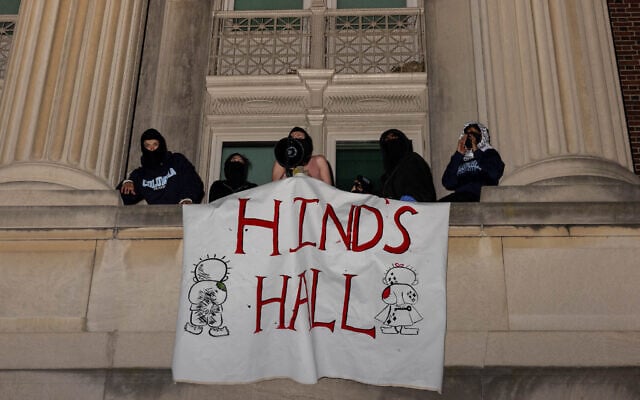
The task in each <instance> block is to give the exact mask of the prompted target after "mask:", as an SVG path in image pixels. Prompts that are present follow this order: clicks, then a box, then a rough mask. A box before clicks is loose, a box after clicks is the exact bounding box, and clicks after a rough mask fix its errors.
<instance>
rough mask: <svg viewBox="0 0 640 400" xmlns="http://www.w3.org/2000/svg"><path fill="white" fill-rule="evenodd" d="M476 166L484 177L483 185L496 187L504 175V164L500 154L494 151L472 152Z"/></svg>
mask: <svg viewBox="0 0 640 400" xmlns="http://www.w3.org/2000/svg"><path fill="white" fill-rule="evenodd" d="M474 155H475V159H476V161H477V162H478V166H479V167H480V168H481V169H482V174H483V175H484V182H482V184H483V185H494V186H495V185H497V184H498V182H500V178H502V174H503V173H504V162H503V161H502V158H500V154H499V153H498V152H497V151H496V150H495V149H489V150H487V151H482V150H478V151H476V152H474Z"/></svg>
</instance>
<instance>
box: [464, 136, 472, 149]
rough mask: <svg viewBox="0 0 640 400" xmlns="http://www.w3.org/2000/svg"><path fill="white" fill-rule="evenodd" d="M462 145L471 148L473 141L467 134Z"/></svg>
mask: <svg viewBox="0 0 640 400" xmlns="http://www.w3.org/2000/svg"><path fill="white" fill-rule="evenodd" d="M464 147H466V148H467V149H471V148H473V143H472V142H471V138H470V137H469V136H467V140H465V141H464Z"/></svg>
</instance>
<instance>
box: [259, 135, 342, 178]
mask: <svg viewBox="0 0 640 400" xmlns="http://www.w3.org/2000/svg"><path fill="white" fill-rule="evenodd" d="M285 139H287V140H294V141H296V142H297V143H296V144H295V145H292V146H285V147H283V149H284V154H282V155H280V157H279V154H278V151H279V149H278V147H276V160H277V161H276V162H275V164H274V165H273V169H272V171H271V180H273V181H277V180H280V179H284V178H286V177H288V176H292V175H294V174H296V173H300V172H301V173H304V174H305V175H307V176H310V177H312V178H316V179H319V180H321V181H323V182H324V183H326V184H328V185H333V177H332V174H331V167H329V162H328V161H327V159H326V158H325V157H324V156H322V155H313V141H312V140H311V136H309V134H308V133H307V131H305V130H304V129H303V128H300V127H299V126H296V127H294V128H293V129H291V131H290V132H289V136H287V138H285ZM285 139H283V141H284V140H285ZM285 142H286V141H285ZM285 144H286V143H285ZM297 149H301V159H300V160H295V161H292V160H294V159H295V157H294V156H293V155H292V154H289V153H291V152H293V153H297ZM292 150H293V151H292ZM289 164H293V165H289Z"/></svg>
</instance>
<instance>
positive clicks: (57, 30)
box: [0, 0, 147, 190]
mask: <svg viewBox="0 0 640 400" xmlns="http://www.w3.org/2000/svg"><path fill="white" fill-rule="evenodd" d="M146 4H147V1H146V0H122V1H111V0H92V1H86V0H46V1H43V0H22V5H21V9H20V15H19V19H18V23H17V29H16V37H15V41H14V44H13V45H14V47H13V54H12V56H11V60H10V64H9V68H8V71H7V79H6V81H5V88H4V93H3V96H2V103H0V188H2V187H11V186H12V185H16V184H24V182H29V183H30V187H31V188H67V189H68V188H71V189H94V190H96V189H98V190H99V189H113V185H114V184H115V183H116V181H117V180H118V179H119V178H120V177H121V176H122V175H123V170H124V161H125V160H126V154H125V153H126V150H127V149H126V148H125V145H126V143H127V141H128V136H129V132H130V126H131V115H132V110H133V105H134V93H135V90H134V89H135V83H136V79H137V73H138V67H137V66H138V59H139V54H140V45H141V40H142V32H143V24H144V15H145V13H146V9H147V7H146Z"/></svg>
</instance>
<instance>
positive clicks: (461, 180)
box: [442, 148, 504, 200]
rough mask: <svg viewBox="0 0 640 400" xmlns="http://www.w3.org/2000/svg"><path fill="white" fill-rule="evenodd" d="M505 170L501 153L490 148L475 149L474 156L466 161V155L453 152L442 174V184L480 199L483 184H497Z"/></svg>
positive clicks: (449, 188)
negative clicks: (483, 149)
mask: <svg viewBox="0 0 640 400" xmlns="http://www.w3.org/2000/svg"><path fill="white" fill-rule="evenodd" d="M503 172H504V162H502V159H501V158H500V154H498V152H497V151H496V150H495V149H493V148H489V149H486V150H485V151H482V150H480V149H478V150H476V151H474V158H472V159H470V160H467V161H465V160H464V155H462V154H460V153H459V152H457V151H456V152H455V153H453V155H452V156H451V160H450V161H449V164H448V165H447V169H445V171H444V174H443V175H442V184H443V185H444V187H445V188H447V189H448V190H454V191H455V192H456V193H470V194H472V195H473V196H474V198H476V200H479V199H480V191H481V189H482V186H491V185H497V184H498V182H499V181H500V178H501V177H502V174H503Z"/></svg>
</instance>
